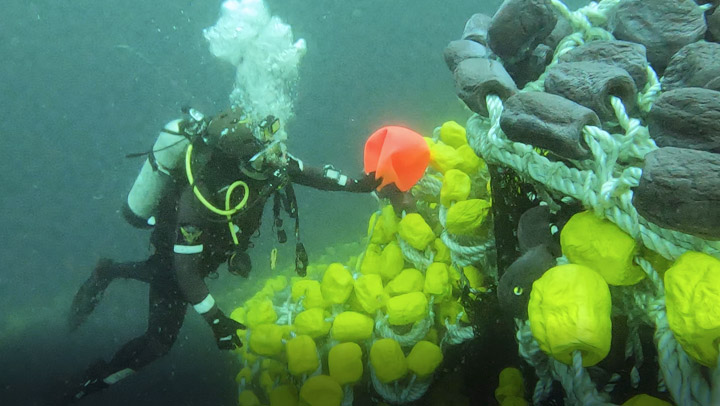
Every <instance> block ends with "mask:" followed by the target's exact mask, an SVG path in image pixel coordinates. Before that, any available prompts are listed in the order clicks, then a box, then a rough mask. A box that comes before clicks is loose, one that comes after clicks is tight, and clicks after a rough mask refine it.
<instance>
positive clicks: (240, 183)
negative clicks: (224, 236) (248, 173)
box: [185, 144, 250, 236]
mask: <svg viewBox="0 0 720 406" xmlns="http://www.w3.org/2000/svg"><path fill="white" fill-rule="evenodd" d="M192 150H193V146H192V144H191V145H188V147H187V151H186V152H185V174H186V175H187V179H188V182H190V186H192V189H193V193H195V197H197V198H198V200H199V201H200V203H202V204H203V205H204V206H205V207H207V209H208V210H210V211H211V212H213V213H215V214H218V215H220V216H227V217H228V218H229V217H230V216H232V215H233V214H235V213H237V212H239V211H240V210H242V208H243V207H245V205H246V204H247V201H248V197H249V195H250V188H249V187H248V185H247V183H245V182H243V181H241V180H238V181H235V182H234V183H233V184H232V185H230V187H229V188H228V190H227V192H226V194H225V210H223V209H218V208H217V207H215V206H213V204H212V203H210V202H209V201H208V200H207V199H205V196H203V195H202V193H201V192H200V189H198V187H197V186H195V179H194V178H193V174H192V166H191V161H192ZM238 186H242V187H243V189H245V194H244V195H243V198H242V200H241V201H240V203H238V204H236V205H235V207H233V208H230V195H231V194H232V192H233V190H235V189H236V188H237V187H238ZM234 235H235V233H234V230H233V236H234Z"/></svg>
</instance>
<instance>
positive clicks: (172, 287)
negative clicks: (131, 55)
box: [63, 108, 380, 403]
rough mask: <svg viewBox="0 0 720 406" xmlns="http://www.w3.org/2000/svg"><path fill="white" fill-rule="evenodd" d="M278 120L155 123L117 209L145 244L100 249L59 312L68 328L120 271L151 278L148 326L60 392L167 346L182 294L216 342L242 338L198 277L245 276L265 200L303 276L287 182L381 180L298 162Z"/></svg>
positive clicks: (189, 115) (226, 114)
mask: <svg viewBox="0 0 720 406" xmlns="http://www.w3.org/2000/svg"><path fill="white" fill-rule="evenodd" d="M279 125H280V123H279V121H278V120H277V119H275V118H274V117H272V116H268V117H267V118H266V119H265V120H263V121H262V122H261V123H259V125H258V124H255V123H252V122H251V121H250V120H249V119H248V118H247V116H246V115H245V114H244V113H243V111H242V110H240V109H235V108H231V109H228V110H226V111H223V112H221V113H219V114H217V115H216V116H214V117H212V118H208V117H205V116H204V115H202V114H201V113H200V112H198V111H197V110H194V109H186V111H185V117H184V118H182V119H179V120H175V121H172V122H170V123H168V124H167V125H166V126H165V127H164V129H163V130H162V131H161V133H160V136H159V137H158V139H157V141H156V142H155V144H154V146H153V149H152V151H151V152H149V153H148V159H147V161H146V162H145V163H144V165H143V168H142V170H141V172H140V174H139V176H138V178H137V179H136V181H135V183H134V185H133V187H132V188H131V190H130V193H129V194H128V199H127V202H126V204H125V205H124V210H123V212H124V215H125V217H126V218H127V220H128V221H129V222H130V223H131V224H133V225H135V226H140V227H148V226H151V227H153V232H152V236H151V244H152V246H153V248H154V253H153V254H152V255H151V256H150V257H149V258H148V259H147V260H145V261H140V262H125V263H115V262H113V261H111V260H108V259H101V260H100V261H99V262H98V264H97V266H96V267H95V269H94V270H93V271H92V274H91V275H90V277H89V278H88V279H87V281H85V282H84V283H83V285H82V286H81V287H80V289H79V290H78V292H77V293H76V295H75V297H74V300H73V303H72V307H71V312H70V315H69V320H68V321H69V326H70V329H71V330H74V329H77V328H78V327H79V326H80V325H81V324H82V323H83V322H84V321H85V320H86V319H87V318H88V316H89V315H90V314H91V313H92V311H93V309H94V308H95V307H96V305H97V304H98V302H99V301H100V299H101V297H102V295H103V292H104V291H105V289H106V288H107V287H108V285H109V284H110V282H111V281H112V280H114V279H117V278H129V279H136V280H140V281H143V282H146V283H148V284H149V285H150V295H149V315H148V327H147V330H146V331H145V333H144V334H142V335H141V336H139V337H137V338H134V339H133V340H131V341H129V342H128V343H126V344H125V345H123V346H122V348H120V350H119V351H117V352H116V353H115V355H114V356H113V358H112V359H111V360H110V361H109V362H106V361H104V360H99V361H97V362H95V363H94V364H93V365H91V366H90V367H89V368H88V369H87V370H86V371H85V373H84V375H83V376H82V378H81V379H79V380H78V381H77V382H73V383H70V385H69V386H68V390H67V391H66V392H65V393H64V395H63V402H65V403H72V402H74V401H77V400H79V399H81V398H83V397H85V396H86V395H88V394H91V393H93V392H97V391H100V390H102V389H104V388H106V387H108V386H109V385H112V384H114V383H117V382H118V381H120V380H122V379H123V378H125V377H127V376H129V375H131V374H133V373H134V372H136V371H137V370H139V369H140V368H142V367H144V366H145V365H147V364H149V363H150V362H152V361H154V360H156V359H158V358H160V357H161V356H163V355H165V354H167V353H168V351H169V350H170V348H171V347H172V345H173V343H174V342H175V340H176V339H177V336H178V332H179V330H180V328H181V326H182V324H183V320H184V318H185V311H186V308H187V304H188V303H189V304H190V305H192V307H193V308H194V309H195V311H197V312H198V313H199V314H200V315H202V317H203V318H204V319H205V320H206V321H207V323H208V325H209V327H210V328H211V329H212V331H213V334H214V336H215V340H216V343H217V346H218V348H220V349H223V350H230V349H233V348H237V347H240V346H242V343H241V341H240V338H239V337H238V335H237V334H236V331H237V330H238V329H245V326H243V325H242V324H241V323H238V322H237V321H235V320H233V319H231V318H229V317H227V316H226V315H225V314H224V313H223V312H222V311H221V310H220V309H219V308H218V306H217V304H216V303H215V299H214V298H213V296H212V295H211V294H210V292H209V290H208V288H207V286H206V284H205V281H204V278H206V277H207V276H209V275H210V274H211V273H214V272H215V271H216V270H217V268H218V267H219V266H220V264H222V263H223V262H227V264H228V270H229V271H230V272H231V273H233V274H236V275H241V276H244V277H247V276H248V274H249V272H250V269H251V262H250V257H249V256H248V254H247V252H246V250H247V248H248V247H249V246H251V245H252V244H251V242H250V237H251V236H252V235H254V234H255V233H256V231H257V230H258V229H259V227H260V221H261V217H262V213H263V209H264V206H265V203H266V201H267V200H269V198H270V197H273V199H274V204H273V212H274V216H275V219H274V224H273V228H274V229H275V230H276V232H277V237H278V240H279V242H285V240H287V237H286V234H285V232H284V231H283V229H282V220H281V219H280V211H281V209H282V208H284V209H285V210H286V211H287V213H288V215H289V217H290V218H292V219H294V220H295V238H296V260H295V266H296V271H297V273H298V274H299V275H300V276H304V275H305V273H306V267H307V265H308V258H307V254H306V252H305V249H304V247H303V245H302V243H301V242H300V240H299V222H298V212H297V202H296V199H295V193H294V191H293V184H294V183H296V184H300V185H305V186H310V187H313V188H316V189H322V190H337V191H348V192H372V191H373V190H375V188H376V187H377V186H378V185H379V184H380V181H379V180H376V179H375V177H374V176H372V174H370V175H367V176H363V177H362V178H361V179H360V180H355V179H352V178H349V177H347V176H346V175H343V174H342V173H340V172H339V171H337V170H335V169H334V168H332V167H331V166H329V165H326V166H325V167H324V168H322V169H320V168H311V167H308V166H306V165H304V164H303V162H302V161H301V160H299V159H297V158H295V157H294V156H292V155H290V154H289V153H287V151H286V150H285V144H284V143H283V142H282V140H281V139H280V138H279V137H277V136H276V134H277V131H278V128H279ZM278 135H279V134H278Z"/></svg>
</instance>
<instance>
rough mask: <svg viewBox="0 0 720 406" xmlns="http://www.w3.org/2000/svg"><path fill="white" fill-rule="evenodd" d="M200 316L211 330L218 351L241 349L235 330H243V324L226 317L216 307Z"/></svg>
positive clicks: (240, 342)
mask: <svg viewBox="0 0 720 406" xmlns="http://www.w3.org/2000/svg"><path fill="white" fill-rule="evenodd" d="M202 316H203V318H204V319H205V321H207V323H208V324H209V325H210V327H211V328H212V330H213V334H214V335H215V342H216V343H217V346H218V348H219V349H221V350H232V349H235V348H240V347H242V341H240V337H239V336H238V335H237V330H245V329H246V327H245V325H244V324H242V323H238V322H237V321H235V320H233V319H231V318H229V317H227V316H226V315H225V314H224V313H223V312H222V311H221V310H220V309H218V307H217V306H213V308H212V309H210V311H208V312H207V313H205V314H203V315H202Z"/></svg>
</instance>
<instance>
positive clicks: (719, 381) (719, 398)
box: [710, 345, 720, 405]
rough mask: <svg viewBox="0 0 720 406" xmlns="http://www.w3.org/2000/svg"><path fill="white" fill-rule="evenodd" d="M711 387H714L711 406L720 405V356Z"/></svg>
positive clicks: (719, 347)
mask: <svg viewBox="0 0 720 406" xmlns="http://www.w3.org/2000/svg"><path fill="white" fill-rule="evenodd" d="M718 352H720V345H718ZM710 385H711V387H712V394H711V402H712V403H711V405H720V355H718V359H717V365H715V370H714V371H713V374H712V381H711V383H710Z"/></svg>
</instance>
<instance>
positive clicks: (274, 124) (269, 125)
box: [259, 115, 280, 141]
mask: <svg viewBox="0 0 720 406" xmlns="http://www.w3.org/2000/svg"><path fill="white" fill-rule="evenodd" d="M259 127H260V130H261V131H262V135H263V138H264V139H265V141H270V140H271V139H272V137H273V135H275V133H276V132H278V130H280V119H279V118H277V117H275V116H273V115H269V116H267V117H265V118H264V119H263V121H261V122H260V125H259Z"/></svg>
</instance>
